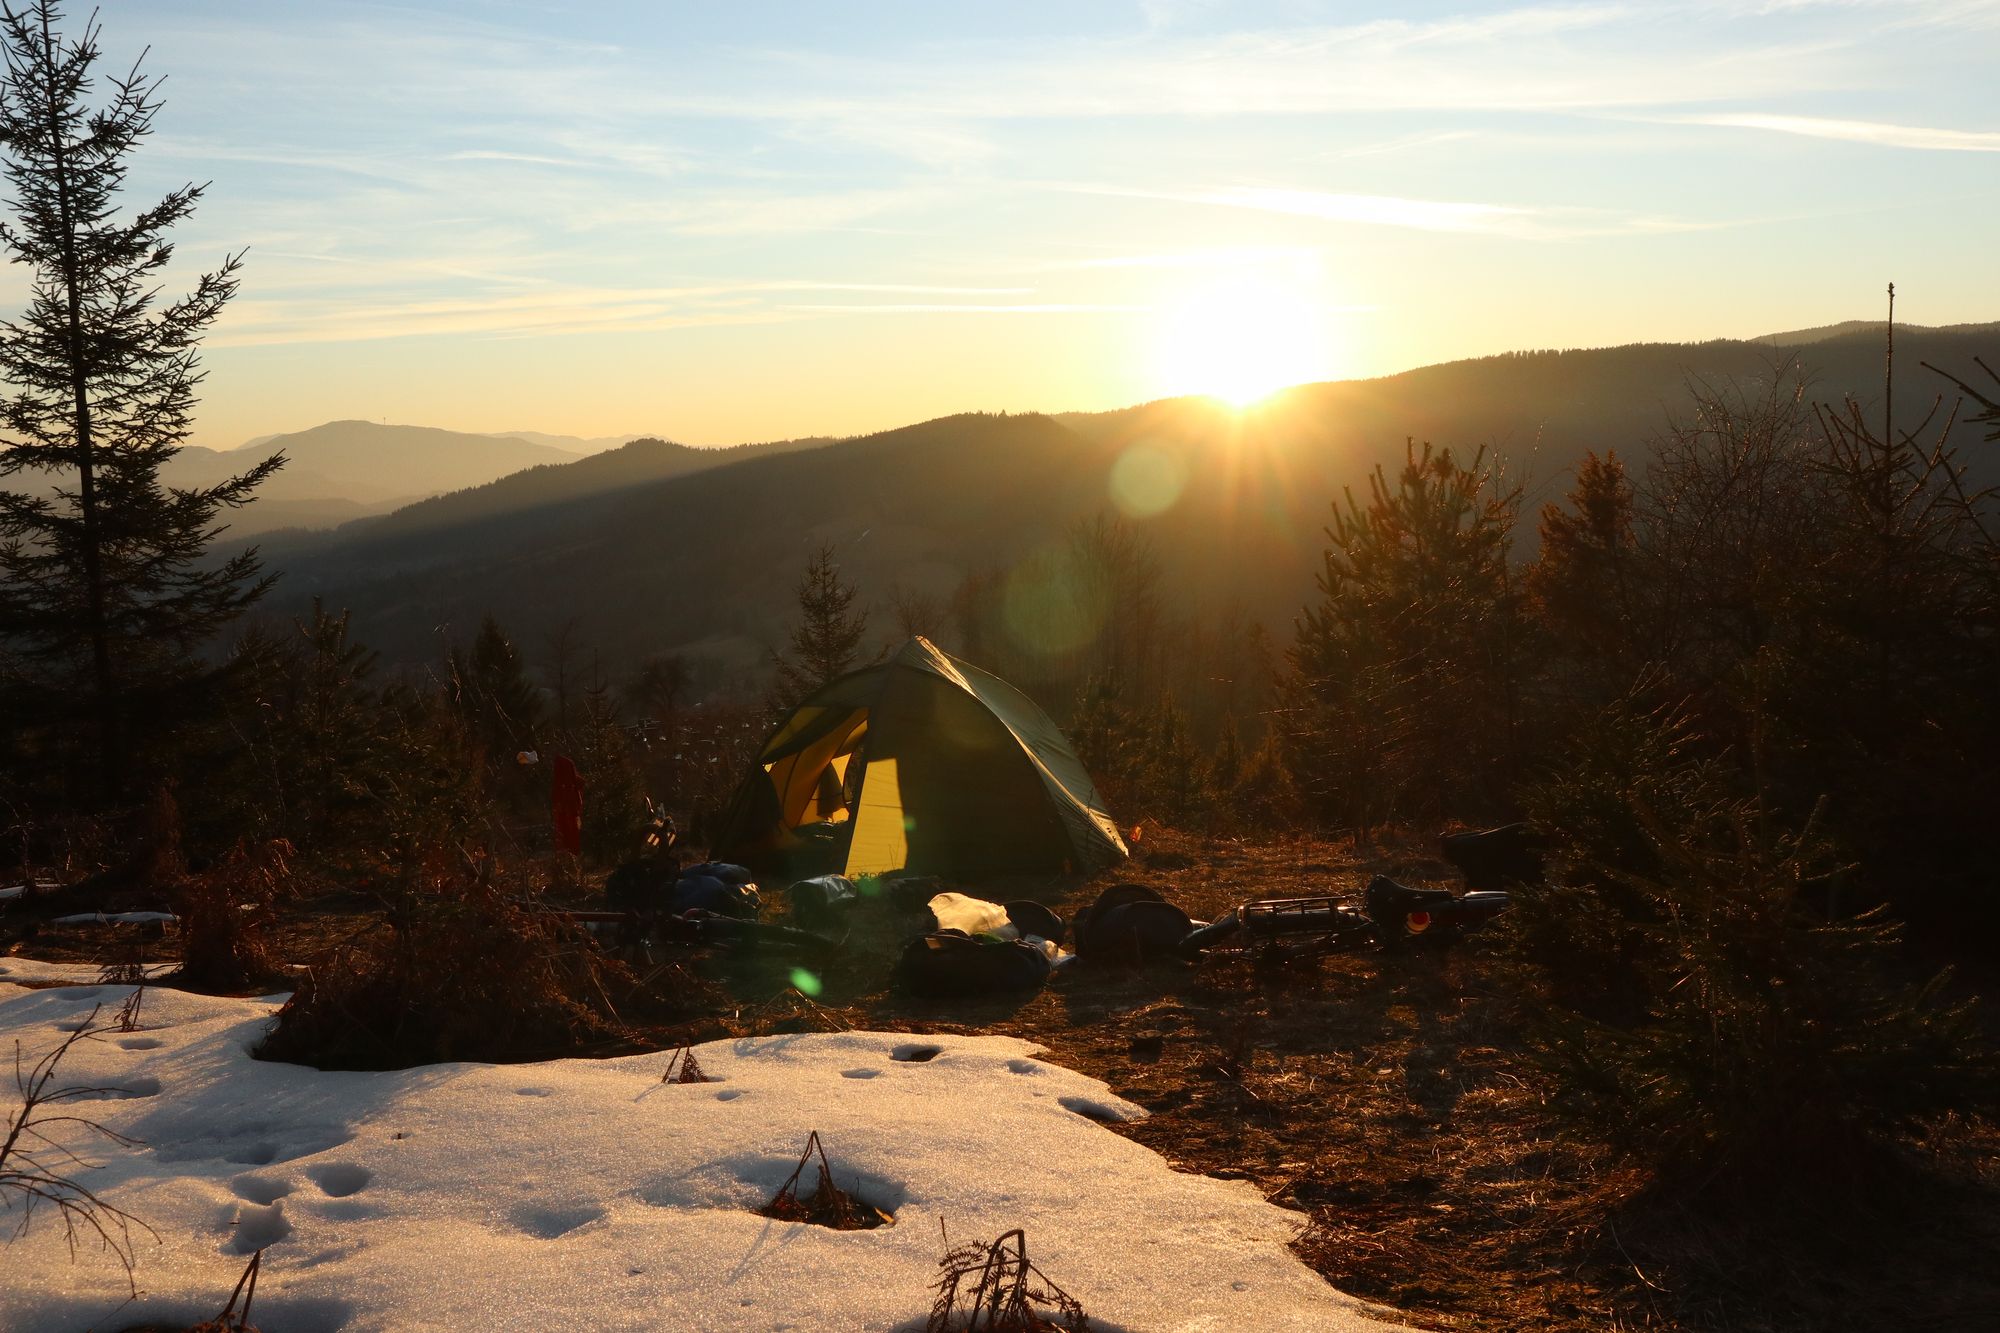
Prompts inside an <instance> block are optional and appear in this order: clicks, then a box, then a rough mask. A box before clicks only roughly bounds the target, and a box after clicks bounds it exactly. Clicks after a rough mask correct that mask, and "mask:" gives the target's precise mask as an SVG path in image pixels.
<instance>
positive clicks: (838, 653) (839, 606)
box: [771, 542, 868, 711]
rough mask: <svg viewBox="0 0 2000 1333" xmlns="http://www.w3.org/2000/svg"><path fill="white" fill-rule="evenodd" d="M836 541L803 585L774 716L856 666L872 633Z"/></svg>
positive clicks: (820, 553) (823, 547) (780, 663)
mask: <svg viewBox="0 0 2000 1333" xmlns="http://www.w3.org/2000/svg"><path fill="white" fill-rule="evenodd" d="M833 556H834V547H833V543H832V542H822V543H821V544H820V547H819V549H818V550H816V551H814V552H813V555H812V559H811V560H809V561H807V562H806V572H805V575H804V576H803V577H802V578H801V579H800V580H799V587H798V597H799V622H798V624H797V625H795V626H793V627H792V639H791V652H790V654H789V655H786V656H783V657H780V658H778V659H777V668H778V674H777V679H776V680H775V681H774V682H773V683H772V697H771V704H772V708H773V711H781V710H783V709H785V708H789V707H790V706H791V705H793V704H795V703H797V702H798V701H799V700H800V699H803V698H804V697H805V696H806V695H808V694H810V693H812V692H813V691H814V690H816V689H818V688H819V687H820V686H821V685H824V684H826V682H828V681H830V680H832V679H833V678H834V677H835V676H838V675H841V674H843V673H845V672H847V671H849V670H851V669H852V668H853V666H854V662H855V658H856V656H857V655H858V653H859V652H860V649H861V638H862V635H864V634H866V633H867V631H868V613H867V612H866V611H856V610H854V609H853V607H854V598H855V595H856V590H855V588H854V586H853V585H852V584H849V583H843V582H841V579H840V566H839V565H837V564H835V563H834V560H833Z"/></svg>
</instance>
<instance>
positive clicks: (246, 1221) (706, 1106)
mask: <svg viewBox="0 0 2000 1333" xmlns="http://www.w3.org/2000/svg"><path fill="white" fill-rule="evenodd" d="M20 961H21V960H15V959H9V960H7V965H8V966H9V967H10V968H11V967H14V966H15V965H17V963H19V962H20ZM32 970H33V971H34V972H35V974H36V975H37V977H38V978H39V979H42V980H45V981H53V980H68V981H71V982H89V983H94V982H95V977H96V969H94V968H71V969H69V970H68V972H67V974H64V973H63V972H62V971H61V970H60V969H59V968H58V967H57V965H50V964H38V965H36V966H35V968H34V969H32ZM9 979H11V978H9ZM129 990H130V988H129V987H120V986H111V987H101V986H96V985H95V984H91V985H85V986H80V987H69V988H65V987H60V986H58V987H56V988H52V989H40V990H25V989H21V988H19V987H15V986H9V985H6V984H4V983H0V1046H4V1045H5V1043H7V1042H9V1041H11V1040H12V1039H13V1038H15V1037H19V1039H20V1040H21V1041H22V1043H23V1046H24V1048H25V1050H26V1052H27V1053H28V1055H29V1057H30V1058H32V1057H33V1056H35V1055H37V1054H40V1053H42V1052H44V1051H46V1050H47V1049H49V1048H50V1047H51V1046H52V1045H53V1044H54V1043H55V1041H57V1040H60V1033H59V1032H58V1031H57V1027H58V1025H74V1024H76V1023H79V1022H81V1021H82V1020H83V1018H84V1017H85V1015H87V1014H88V1013H89V1011H90V1009H91V1006H92V1005H93V1004H95V1003H99V1002H100V1000H99V998H98V995H97V993H98V992H99V991H102V992H103V997H102V1000H103V1002H105V1003H107V1004H108V1005H109V1006H111V1007H115V1005H116V1003H117V1002H118V1000H120V999H122V998H123V996H124V995H125V994H127V993H129ZM272 1003H273V1000H272V998H270V997H266V998H264V999H251V1000H245V999H233V998H227V997H216V996H205V995H193V994H188V993H185V992H182V991H177V990H170V989H155V990H153V991H151V992H150V993H149V994H148V995H147V997H146V1016H147V1020H148V1023H149V1025H151V1027H150V1030H149V1032H148V1034H147V1037H148V1038H149V1039H150V1040H152V1041H153V1042H155V1043H156V1044H155V1045H151V1046H145V1047H139V1048H134V1049H126V1048H123V1047H121V1046H119V1045H118V1044H116V1043H115V1042H114V1041H112V1040H104V1041H88V1042H82V1043H79V1044H78V1045H77V1046H76V1047H75V1048H73V1049H72V1051H71V1053H70V1056H69V1059H68V1060H66V1061H65V1063H64V1067H63V1073H62V1077H63V1080H64V1082H65V1083H66V1084H70V1085H101V1086H114V1085H115V1086H118V1087H121V1088H125V1089H127V1090H130V1089H134V1088H139V1087H144V1086H149V1084H147V1083H143V1082H141V1080H150V1081H151V1084H150V1085H151V1086H156V1087H157V1094H156V1095H151V1096H144V1097H127V1098H123V1099H118V1100H107V1101H99V1102H93V1103H91V1104H90V1105H89V1107H88V1108H87V1113H88V1114H89V1115H90V1116H91V1117H92V1118H93V1119H96V1120H99V1121H101V1122H102V1123H103V1124H105V1125H106V1126H107V1127H109V1128H112V1129H115V1130H117V1131H118V1132H120V1133H123V1134H128V1135H131V1136H132V1137H134V1138H136V1139H139V1140H140V1141H141V1142H142V1143H143V1144H144V1145H145V1146H143V1147H140V1148H136V1149H121V1148H116V1147H112V1146H107V1145H105V1144H103V1143H102V1142H86V1141H85V1140H84V1139H83V1138H81V1137H78V1138H76V1139H74V1140H73V1141H70V1142H69V1146H71V1147H74V1148H76V1149H78V1150H79V1151H81V1152H83V1153H85V1154H86V1156H87V1160H89V1161H91V1162H93V1163H97V1164H99V1165H97V1167H96V1168H95V1169H93V1170H92V1171H90V1172H89V1175H88V1181H89V1185H90V1187H91V1188H92V1189H93V1190H95V1191H96V1192H97V1193H98V1194H100V1195H101V1196H103V1197H104V1198H105V1199H106V1200H108V1201H109V1202H111V1203H114V1204H116V1205H117V1206H119V1207H121V1208H125V1209H127V1210H129V1211H130V1212H132V1213H133V1214H134V1215H135V1216H137V1217H138V1218H139V1219H141V1220H142V1221H144V1222H145V1223H146V1224H147V1225H148V1226H149V1227H151V1228H153V1230H154V1231H155V1232H156V1233H157V1237H158V1239H157V1240H153V1239H149V1238H147V1239H142V1240H141V1243H140V1245H139V1247H138V1272H137V1274H136V1281H137V1283H138V1286H139V1288H140V1290H141V1291H142V1292H144V1293H145V1295H144V1296H142V1297H141V1298H140V1299H139V1300H137V1301H134V1302H130V1303H128V1301H127V1297H128V1291H127V1288H126V1286H125V1279H124V1275H123V1273H122V1272H121V1271H120V1270H119V1269H118V1267H117V1265H115V1264H114V1263H111V1262H109V1261H108V1260H107V1259H106V1258H105V1256H103V1255H101V1254H99V1253H96V1252H95V1251H92V1250H90V1249H88V1248H80V1249H79V1251H78V1252H77V1255H76V1258H75V1260H74V1261H72V1259H71V1257H70V1255H69V1253H68V1250H67V1247H66V1246H65V1245H64V1243H63V1238H62V1232H61V1229H60V1228H59V1227H53V1226H50V1225H48V1224H47V1223H46V1222H45V1221H44V1220H43V1219H42V1218H40V1217H37V1219H36V1221H35V1225H34V1226H33V1227H32V1228H31V1229H30V1230H29V1231H28V1232H27V1233H26V1234H25V1235H22V1236H20V1237H18V1238H16V1239H14V1240H12V1241H11V1242H9V1243H8V1245H7V1247H6V1262H5V1263H4V1264H0V1328H4V1329H7V1330H9V1331H10V1333H12V1331H13V1330H21V1333H42V1331H46V1333H66V1331H68V1330H74V1329H78V1328H90V1327H97V1328H123V1327H128V1326H131V1325H134V1324H142V1323H147V1322H160V1323H172V1322H175V1321H178V1322H179V1323H180V1324H182V1325H186V1324H188V1323H191V1322H194V1321H197V1320H199V1319H202V1318H207V1317H209V1316H211V1315H213V1314H214V1313H215V1311H216V1310H217V1309H219V1308H221V1305H222V1302H223V1301H224V1300H225V1299H227V1296H228V1292H229V1290H230V1288H231V1287H232V1286H233V1285H234V1284H235V1282H236V1279H237V1276H238V1275H239V1274H240V1273H241V1271H242V1267H243V1257H244V1256H245V1255H246V1254H248V1253H250V1252H252V1251H254V1250H255V1249H257V1248H259V1247H261V1246H269V1247H270V1248H268V1249H267V1250H266V1251H265V1254H264V1265H263V1271H262V1276H261V1278H260V1281H259V1284H258V1289H257V1307H256V1310H257V1321H258V1323H259V1324H261V1325H262V1326H264V1327H266V1328H282V1329H285V1330H287V1333H333V1330H344V1331H345V1333H371V1331H376V1330H405V1329H407V1330H416V1331H418V1333H422V1331H424V1330H447V1329H450V1330H456V1329H465V1328H503V1327H504V1328H557V1327H564V1328H573V1327H592V1328H598V1327H604V1328H631V1329H637V1328H641V1327H645V1328H702V1329H716V1330H744V1331H747V1330H760V1331H762V1330H769V1329H773V1328H778V1327H786V1326H789V1327H793V1328H799V1329H821V1328H826V1329H833V1328H838V1329H873V1330H886V1329H921V1328H922V1326H923V1316H924V1313H925V1311H927V1310H928V1309H929V1306H930V1299H931V1294H932V1292H931V1284H932V1282H933V1281H934V1280H935V1278H936V1275H937V1260H938V1257H939V1255H940V1254H941V1252H942V1249H941V1246H940V1244H939V1225H940V1222H941V1221H942V1222H944V1223H946V1224H947V1225H948V1226H949V1230H950V1234H951V1235H952V1237H953V1238H954V1239H966V1238H972V1237H987V1238H990V1237H992V1236H997V1235H999V1234H1000V1233H1001V1232H1003V1231H1005V1230H1008V1229H1010V1228H1012V1227H1016V1226H1019V1227H1025V1228H1026V1229H1027V1232H1028V1236H1029V1243H1030V1246H1031V1247H1032V1251H1033V1254H1034V1257H1035V1262H1036V1264H1037V1265H1038V1266H1039V1267H1041V1268H1042V1269H1043V1270H1044V1271H1045V1272H1047V1273H1048V1274H1049V1276H1050V1277H1052V1278H1053V1279H1055V1280H1056V1281H1057V1282H1060V1283H1061V1284H1062V1285H1063V1287H1064V1288H1065V1289H1066V1290H1068V1291H1069V1292H1071V1293H1072V1294H1073V1295H1075V1296H1076V1297H1077V1298H1078V1299H1079V1300H1080V1301H1082V1302H1083V1305H1084V1308H1085V1309H1087V1310H1088V1311H1090V1314H1091V1322H1092V1326H1093V1327H1103V1328H1106V1329H1110V1330H1116V1329H1146V1330H1166V1331H1167V1333H1197V1330H1214V1329H1223V1328H1255V1329H1259V1330H1273V1331H1277V1330H1294V1331H1298V1330H1307V1329H1312V1330H1333V1331H1335V1333H1361V1331H1362V1330H1374V1329H1383V1328H1386V1327H1388V1325H1384V1324H1381V1323H1378V1322H1376V1321H1375V1320H1374V1319H1373V1318H1371V1313H1373V1311H1372V1310H1371V1308H1370V1307H1365V1306H1363V1305H1362V1304H1361V1303H1360V1302H1357V1301H1354V1300H1352V1299H1350V1298H1348V1297H1346V1296H1343V1295H1341V1294H1340V1293H1339V1292H1336V1291H1334V1290H1333V1289H1332V1288H1331V1287H1329V1286H1327V1285H1326V1283H1325V1282H1324V1281H1322V1280H1321V1279H1320V1278H1319V1277H1318V1276H1317V1275H1316V1274H1314V1273H1313V1272H1312V1271H1311V1270H1309V1269H1307V1268H1306V1267H1305V1266H1304V1265H1303V1264H1301V1263H1300V1262H1299V1261H1298V1259H1297V1258H1296V1257H1295V1256H1294V1255H1293V1254H1292V1253H1291V1251H1290V1250H1289V1249H1288V1248H1287V1242H1288V1241H1289V1240H1290V1238H1291V1237H1292V1235H1293V1234H1294V1233H1295V1231H1296V1229H1297V1228H1298V1226H1299V1225H1300V1223H1301V1222H1302V1221H1303V1218H1302V1217H1301V1216H1300V1215H1299V1214H1298V1213H1295V1212H1291V1211H1288V1210H1286V1209H1283V1208H1279V1207H1276V1206H1274V1205H1272V1204H1269V1203H1267V1202H1265V1201H1264V1200H1263V1199H1261V1198H1259V1197H1258V1196H1257V1194H1256V1192H1255V1191H1253V1190H1250V1189H1247V1188H1245V1187H1244V1186H1243V1185H1241V1184H1240V1183H1227V1182H1222V1181H1216V1180H1210V1179H1208V1178H1206V1177H1202V1176H1193V1175H1186V1174H1182V1173H1179V1172H1176V1171H1174V1170H1173V1169H1172V1168H1170V1167H1169V1166H1168V1165H1167V1163H1166V1162H1165V1161H1164V1160H1163V1159H1162V1158H1160V1157H1159V1156H1158V1155H1157V1154H1155V1153H1154V1152H1152V1151H1151V1150H1150V1149H1147V1148H1145V1147H1143V1146H1141V1145H1140V1144H1137V1143H1134V1142H1133V1141H1131V1140H1130V1139H1127V1138H1125V1137H1123V1136H1121V1135H1119V1134H1116V1133H1113V1132H1111V1131H1109V1130H1107V1129H1106V1128H1104V1126H1103V1125H1101V1124H1097V1123H1093V1120H1092V1118H1090V1117H1092V1116H1098V1117H1103V1118H1118V1119H1129V1118H1136V1117H1138V1116H1141V1115H1143V1114H1144V1112H1143V1111H1141V1110H1140V1108H1138V1107H1136V1106H1133V1105H1131V1104H1130V1103H1128V1102H1125V1101H1123V1100H1122V1099H1120V1098H1118V1097H1116V1096H1115V1095H1113V1094H1112V1093H1111V1092H1110V1090H1109V1089H1107V1088H1106V1087H1105V1086H1104V1085H1103V1084H1102V1083H1100V1082H1098V1081H1096V1080H1094V1079H1090V1078H1086V1077H1084V1076H1083V1075H1081V1074H1078V1073H1076V1072H1075V1071H1073V1070H1068V1069H1065V1068H1063V1067H1061V1066H1060V1065H1055V1064H1049V1063H1047V1062H1045V1061H1035V1060H1033V1059H1032V1057H1033V1056H1034V1054H1035V1052H1036V1049H1037V1048H1036V1047H1034V1046H1033V1045H1032V1044H1030V1043H1028V1042H1025V1041H1021V1040H1018V1039H1014V1038H1008V1037H961V1036H942V1035H940V1036H936V1037H926V1038H924V1039H923V1040H922V1041H913V1040H912V1038H911V1037H910V1035H909V1034H895V1033H870V1032H843V1033H816V1034H797V1035H791V1036H782V1037H770V1038H760V1039H745V1040H740V1041H724V1042H713V1043H710V1044H708V1045H704V1046H701V1047H698V1048H696V1056H697V1058H698V1059H699V1061H700V1063H701V1065H702V1066H703V1067H704V1068H705V1069H706V1070H708V1071H710V1072H711V1073H712V1074H714V1075H716V1076H718V1077H722V1078H726V1079H728V1080H729V1082H728V1084H727V1086H725V1087H721V1088H712V1087H707V1086H704V1085H699V1084H691V1085H687V1086H685V1087H682V1086H678V1085H676V1086H664V1087H663V1086H660V1083H659V1076H660V1068H659V1066H660V1057H659V1056H658V1055H657V1054H653V1055H643V1056H630V1057H624V1058H619V1059H611V1060H559V1061H552V1062H549V1063H546V1064H540V1065H534V1066H519V1065H516V1066H511V1067H505V1066H497V1067H496V1066H488V1065H474V1064H446V1065H433V1066H427V1067H424V1068H419V1069H409V1070H401V1071H394V1072H388V1073H347V1072H340V1073H328V1072H320V1071H317V1070H312V1069H306V1068H301V1067H299V1066H294V1065H280V1064H271V1063H265V1062H260V1061H256V1060H253V1059H251V1058H250V1057H249V1055H248V1053H247V1048H248V1047H249V1046H250V1045H252V1044H253V1043H254V1042H255V1041H256V1040H257V1038H258V1037H259V1036H260V1035H261V1034H262V1033H263V1031H264V1030H265V1028H266V1027H267V1026H268V1024H269V1021H270V1012H271V1006H272ZM107 1012H108V1010H107ZM101 1018H102V1015H100V1020H101ZM914 1051H925V1052H928V1053H930V1054H931V1055H933V1056H934V1057H935V1058H932V1059H929V1060H927V1061H923V1060H915V1061H913V1060H911V1059H909V1058H908V1055H907V1053H909V1052H914ZM907 1063H924V1064H925V1066H926V1067H925V1068H924V1069H922V1070H921V1071H918V1070H903V1069H900V1068H899V1067H898V1066H899V1065H901V1064H907ZM1022 1064H1027V1065H1031V1066H1032V1067H1033V1076H1032V1077H1022V1076H1021V1073H1020V1072H1017V1069H1016V1066H1017V1065H1022ZM863 1069H871V1070H876V1071H878V1072H879V1073H880V1074H881V1076H880V1077H874V1078H850V1077H846V1076H845V1075H847V1074H848V1073H849V1072H851V1071H855V1070H863ZM527 1089H534V1090H538V1091H545V1092H546V1093H547V1094H548V1095H541V1096H537V1095H522V1093H523V1091H524V1090H527ZM649 1089H657V1092H656V1093H654V1094H653V1095H645V1094H647V1092H648V1090H649ZM6 1094H7V1090H6V1089H4V1088H0V1115H4V1113H5V1109H6V1108H5V1098H6ZM809 1130H818V1131H819V1134H820V1137H821V1139H822V1140H823V1141H824V1143H825V1144H826V1149H827V1154H828V1157H829V1159H830V1161H831V1163H832V1167H833V1172H834V1180H835V1183H836V1184H838V1185H839V1186H840V1187H841V1188H843V1189H847V1190H850V1191H851V1192H853V1193H854V1194H856V1195H857V1196H858V1197H859V1198H861V1199H863V1200H865V1201H866V1202H868V1203H869V1204H872V1205H874V1206H876V1207H879V1208H882V1209H883V1210H884V1211H886V1212H892V1213H894V1214H895V1219H896V1225H894V1226H884V1227H878V1228H875V1229H873V1230H868V1231H832V1230H828V1229H826V1228H823V1227H816V1226H810V1225H805V1224H797V1223H787V1222H780V1221H775V1220H773V1219H771V1218H767V1217H763V1216H759V1215H758V1214H757V1213H756V1211H755V1210H756V1209H758V1208H761V1207H762V1206H764V1205H765V1204H766V1203H767V1202H768V1201H769V1199H770V1197H771V1195H772V1193H773V1192H774V1191H775V1190H776V1189H777V1187H778V1185H779V1184H781V1183H782V1182H783V1181H784V1179H785V1177H786V1176H787V1175H789V1174H790V1172H791V1170H792V1168H793V1167H794V1166H795V1165H796V1164H797V1162H798V1152H799V1148H800V1146H801V1144H803V1142H804V1141H805V1137H806V1134H807V1132H808V1131H809ZM813 1178H814V1176H813V1172H812V1170H811V1169H810V1168H809V1169H808V1172H807V1179H808V1187H810V1182H811V1180H812V1179H813ZM18 1221H19V1218H18V1216H17V1215H15V1214H12V1213H10V1212H8V1211H7V1209H6V1208H3V1207H0V1231H4V1232H11V1231H12V1229H13V1227H14V1225H15V1224H16V1223H17V1222H18Z"/></svg>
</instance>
